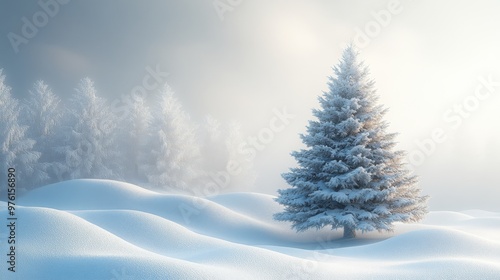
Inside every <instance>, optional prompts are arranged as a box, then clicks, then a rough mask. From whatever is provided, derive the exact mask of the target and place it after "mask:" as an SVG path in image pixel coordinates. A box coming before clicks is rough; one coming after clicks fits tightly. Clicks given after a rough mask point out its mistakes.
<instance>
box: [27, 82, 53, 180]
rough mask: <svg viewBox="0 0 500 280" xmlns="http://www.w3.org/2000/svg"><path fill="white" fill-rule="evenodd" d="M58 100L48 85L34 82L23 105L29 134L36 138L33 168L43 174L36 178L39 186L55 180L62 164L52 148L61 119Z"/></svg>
mask: <svg viewBox="0 0 500 280" xmlns="http://www.w3.org/2000/svg"><path fill="white" fill-rule="evenodd" d="M60 102H61V100H60V99H59V97H57V96H56V95H55V94H53V93H52V91H51V89H50V88H49V87H48V86H47V84H45V83H44V82H43V81H37V82H35V84H34V86H33V89H32V90H30V94H29V99H27V100H26V101H25V104H24V108H25V110H24V111H25V115H24V116H25V118H26V123H27V124H28V125H29V129H28V135H29V137H30V138H32V139H34V140H35V141H36V143H35V147H34V148H35V150H36V151H39V152H40V153H41V156H40V159H39V162H38V164H37V167H36V169H37V170H38V171H39V172H43V173H46V177H45V178H40V179H41V180H38V183H39V184H41V185H44V184H48V183H54V182H56V181H57V175H56V174H55V173H56V172H57V170H58V167H59V164H61V163H62V159H61V156H60V155H58V154H57V153H56V151H55V147H56V145H57V143H58V141H59V139H58V137H57V129H58V126H59V125H60V124H61V118H62V108H61V107H60V106H59V104H60Z"/></svg>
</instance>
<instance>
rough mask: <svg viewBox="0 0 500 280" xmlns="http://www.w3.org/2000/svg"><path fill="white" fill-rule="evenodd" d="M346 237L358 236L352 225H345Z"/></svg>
mask: <svg viewBox="0 0 500 280" xmlns="http://www.w3.org/2000/svg"><path fill="white" fill-rule="evenodd" d="M343 237H344V238H354V237H356V231H355V230H354V228H351V227H344V236H343Z"/></svg>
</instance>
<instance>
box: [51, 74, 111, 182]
mask: <svg viewBox="0 0 500 280" xmlns="http://www.w3.org/2000/svg"><path fill="white" fill-rule="evenodd" d="M71 103H72V104H71V108H70V109H69V114H68V122H67V123H66V125H65V126H64V127H63V128H62V129H61V130H60V131H61V133H64V134H65V139H64V140H63V141H64V144H63V146H62V147H59V148H58V151H59V152H61V153H62V154H63V156H64V159H65V164H64V165H63V166H61V167H62V169H61V170H59V171H58V172H60V173H61V174H64V175H63V178H64V179H78V178H99V179H116V178H119V177H120V175H121V174H119V172H120V168H119V167H118V166H119V165H120V164H121V163H120V162H119V157H118V153H117V147H116V141H115V137H116V133H115V132H116V116H115V115H114V114H113V113H112V112H111V110H110V108H109V106H107V104H106V102H105V100H104V99H102V98H101V97H99V96H97V94H96V90H95V88H94V83H93V82H92V80H90V79H89V78H84V79H82V80H81V82H80V84H79V85H78V87H77V89H76V92H75V94H74V95H73V98H72V100H71Z"/></svg>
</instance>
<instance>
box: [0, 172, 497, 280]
mask: <svg viewBox="0 0 500 280" xmlns="http://www.w3.org/2000/svg"><path fill="white" fill-rule="evenodd" d="M0 204H1V205H0V206H1V209H2V211H1V217H6V215H7V212H6V210H5V208H6V207H5V202H0ZM18 204H20V205H22V207H21V206H20V207H18V209H17V216H18V225H17V229H16V230H17V244H18V245H17V265H16V268H17V272H16V273H11V272H8V271H7V269H6V265H5V262H4V261H2V263H4V264H3V265H2V270H1V273H0V276H1V277H0V279H23V280H25V279H36V280H42V279H51V280H53V279H61V280H67V279H86V280H87V279H106V280H108V279H109V280H111V279H115V280H125V279H500V213H491V212H486V211H480V210H474V211H465V212H431V213H429V215H428V216H427V219H426V220H425V221H424V222H423V223H421V224H411V225H405V224H398V225H397V227H396V231H395V232H394V233H391V234H381V233H369V234H364V235H361V234H359V236H358V238H356V239H354V240H343V239H340V236H341V232H332V231H329V230H322V231H319V232H316V231H315V230H312V231H308V232H305V233H301V234H296V233H295V232H294V231H292V230H290V229H289V226H290V225H289V224H287V223H279V222H275V221H273V220H272V214H273V213H275V212H277V211H280V210H281V207H280V206H279V205H277V204H276V203H275V202H274V201H273V197H272V196H269V195H262V194H255V193H235V194H225V195H218V196H214V197H209V198H208V199H200V198H193V197H189V196H181V195H165V194H158V193H154V192H151V191H147V190H144V189H143V188H141V187H138V186H135V185H131V184H126V183H121V182H115V181H106V180H74V181H68V182H63V183H59V184H54V185H49V186H45V187H43V188H39V189H37V190H35V191H32V192H31V193H28V194H26V195H25V196H23V197H21V198H19V199H18ZM0 234H1V237H0V240H1V241H2V252H6V250H7V249H6V247H5V236H7V231H6V227H5V226H2V227H1V229H0ZM2 255H4V257H3V258H2V259H5V254H4V253H2Z"/></svg>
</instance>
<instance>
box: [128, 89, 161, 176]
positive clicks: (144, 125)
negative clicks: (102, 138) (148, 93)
mask: <svg viewBox="0 0 500 280" xmlns="http://www.w3.org/2000/svg"><path fill="white" fill-rule="evenodd" d="M127 109H128V112H129V113H128V114H127V116H126V117H125V118H124V119H123V122H124V123H123V124H122V125H121V126H120V129H121V132H120V135H122V136H123V137H120V138H122V140H121V146H122V149H121V151H122V153H123V154H124V155H125V158H126V160H125V161H124V166H125V172H124V178H125V179H126V180H132V181H138V182H141V181H142V182H144V181H146V180H147V178H146V175H145V174H144V171H145V170H143V169H141V166H142V165H143V164H145V163H146V162H147V159H148V157H149V156H150V150H151V147H149V142H148V141H150V139H151V133H152V132H151V124H152V120H153V116H152V114H151V112H150V110H149V107H148V106H147V105H146V101H145V99H144V98H143V97H142V96H135V97H134V98H133V100H131V102H130V103H129V105H128V107H127Z"/></svg>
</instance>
